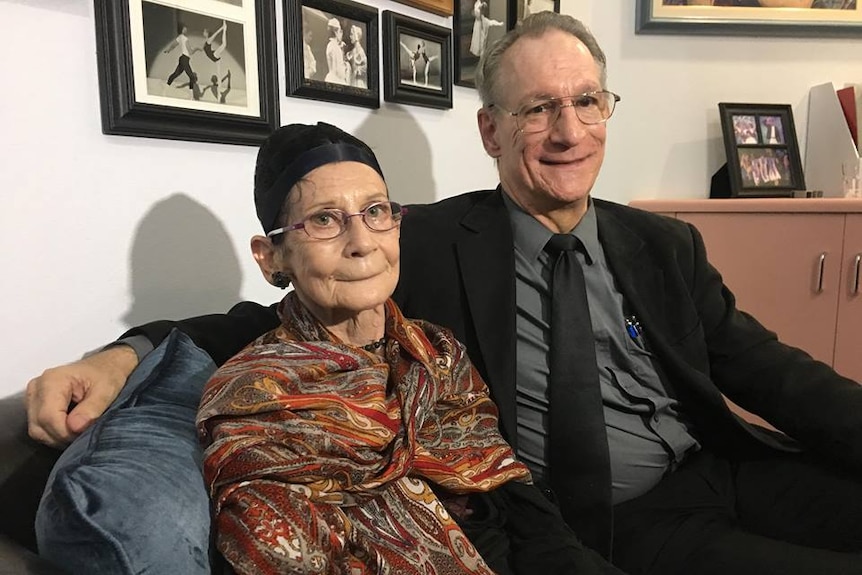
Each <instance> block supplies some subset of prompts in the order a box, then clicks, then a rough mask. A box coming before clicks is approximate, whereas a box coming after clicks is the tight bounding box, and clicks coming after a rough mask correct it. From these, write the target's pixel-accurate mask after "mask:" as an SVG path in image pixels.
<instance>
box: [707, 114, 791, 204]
mask: <svg viewBox="0 0 862 575" xmlns="http://www.w3.org/2000/svg"><path fill="white" fill-rule="evenodd" d="M718 109H719V114H720V116H721V131H722V135H723V137H724V148H725V151H726V152H727V172H728V178H729V184H730V194H729V195H730V196H731V197H752V198H764V197H792V196H793V195H794V192H795V191H797V190H804V189H805V178H804V174H803V172H802V158H801V156H800V154H799V144H798V142H797V140H796V126H795V125H794V122H793V110H792V108H791V107H790V106H789V105H787V104H735V103H727V102H721V103H719V104H718Z"/></svg>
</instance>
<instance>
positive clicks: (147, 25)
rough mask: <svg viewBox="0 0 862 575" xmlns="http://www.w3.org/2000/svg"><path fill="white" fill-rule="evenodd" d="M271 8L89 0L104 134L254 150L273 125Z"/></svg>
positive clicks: (243, 3)
mask: <svg viewBox="0 0 862 575" xmlns="http://www.w3.org/2000/svg"><path fill="white" fill-rule="evenodd" d="M203 6H207V9H206V10H204V9H203V8H202V7H203ZM274 9H275V7H274V4H273V2H272V0H232V1H221V0H220V1H218V2H214V3H212V4H210V5H205V4H203V3H201V2H200V1H199V0H173V1H170V2H168V1H163V0H130V1H129V2H108V1H107V0H97V1H96V12H97V18H96V41H97V56H98V69H99V85H100V95H101V99H102V130H103V131H104V132H105V133H106V134H119V135H130V136H146V137H157V138H169V139H178V140H194V141H205V142H225V143H239V144H249V145H257V144H259V143H260V142H261V141H262V140H263V139H265V138H266V136H267V135H268V134H269V133H270V132H271V131H272V130H273V129H274V128H275V127H276V126H278V124H279V122H278V105H277V95H278V88H277V76H276V74H275V71H274V65H275V28H274V25H273V18H274V16H273V14H274Z"/></svg>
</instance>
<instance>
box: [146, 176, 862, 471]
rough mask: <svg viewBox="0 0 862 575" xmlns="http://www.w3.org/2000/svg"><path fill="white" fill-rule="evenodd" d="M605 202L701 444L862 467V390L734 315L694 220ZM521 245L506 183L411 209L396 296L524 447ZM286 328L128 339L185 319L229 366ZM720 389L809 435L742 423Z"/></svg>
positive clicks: (666, 368)
mask: <svg viewBox="0 0 862 575" xmlns="http://www.w3.org/2000/svg"><path fill="white" fill-rule="evenodd" d="M594 205H595V209H596V214H597V219H598V231H599V239H600V241H601V242H602V245H603V246H604V249H605V252H606V257H607V261H608V264H609V265H610V267H611V270H612V272H613V274H614V277H615V278H616V280H617V284H618V287H619V289H620V291H621V292H622V294H623V297H624V299H625V302H626V305H627V306H628V307H629V308H630V309H631V311H632V312H633V313H635V314H636V315H637V316H638V318H639V320H640V322H641V325H642V326H643V329H644V337H645V338H646V341H647V345H649V346H650V348H651V350H652V351H653V352H654V353H655V354H656V356H657V357H658V359H659V364H660V365H661V368H662V371H663V376H664V377H663V380H664V382H665V385H667V386H668V390H669V392H670V393H671V394H672V395H673V396H675V397H676V398H677V399H679V400H680V401H681V403H682V410H683V412H684V413H685V414H686V415H687V416H688V417H689V419H691V421H692V422H693V423H694V428H695V429H694V431H695V433H696V434H697V436H698V438H699V439H700V441H701V442H702V443H703V444H704V445H706V446H708V447H710V448H712V449H714V450H716V451H718V452H720V453H723V454H725V455H727V456H729V457H731V458H738V457H747V456H749V455H752V454H754V453H757V452H759V451H762V450H764V449H784V450H787V449H796V448H797V447H798V445H800V444H801V445H803V446H805V447H807V448H808V449H810V450H812V451H813V452H815V453H817V454H819V455H822V456H825V457H826V458H828V459H831V460H832V461H834V462H839V463H841V464H843V465H849V466H850V467H851V468H853V469H856V470H862V387H860V386H858V385H857V384H856V383H855V382H852V381H850V380H848V379H846V378H843V377H841V376H839V375H838V374H836V373H835V372H834V371H833V370H832V369H831V368H830V367H829V366H827V365H825V364H823V363H820V362H818V361H815V360H814V359H812V358H811V357H810V356H809V355H808V354H806V353H805V352H803V351H801V350H798V349H795V348H792V347H789V346H786V345H784V344H782V343H780V342H779V341H778V340H777V339H776V337H775V335H774V334H773V333H772V332H770V331H768V330H766V329H765V328H764V327H763V326H762V325H760V324H759V323H758V322H757V321H756V320H755V319H754V318H752V317H751V316H749V315H747V314H745V313H743V312H741V311H739V310H737V309H736V306H735V302H734V298H733V295H732V294H731V292H730V291H729V290H728V289H727V288H726V286H724V284H723V282H722V280H721V276H720V275H719V273H718V272H717V271H716V270H715V269H714V268H713V267H712V266H711V265H710V264H709V262H708V261H707V259H706V252H705V249H704V245H703V240H702V238H701V236H700V234H699V233H698V232H697V230H696V229H695V228H694V227H693V226H691V225H689V224H687V223H684V222H681V221H678V220H674V219H671V218H666V217H663V216H659V215H655V214H650V213H647V212H643V211H641V210H636V209H633V208H629V207H626V206H622V205H618V204H614V203H610V202H605V201H602V200H594ZM513 245H514V244H513V238H512V230H511V224H510V220H509V215H508V212H507V210H506V207H505V205H504V203H503V200H502V197H501V192H500V191H499V189H498V190H485V191H478V192H472V193H468V194H463V195H460V196H455V197H453V198H449V199H445V200H442V201H439V202H437V203H434V204H429V205H419V206H410V207H409V211H408V213H407V215H406V216H405V219H404V223H403V225H402V228H401V279H400V282H399V284H398V288H397V290H396V292H395V296H394V297H395V300H396V301H397V302H398V304H399V305H400V306H401V307H402V310H403V311H404V314H405V315H406V316H408V317H414V318H421V319H426V320H428V321H432V322H434V323H437V324H439V325H443V326H446V327H448V328H450V329H452V330H453V331H454V333H455V335H456V336H457V337H458V338H459V339H460V340H461V341H463V342H464V343H465V344H466V346H467V350H468V353H469V355H470V358H471V359H472V361H473V362H474V364H475V365H476V367H477V369H478V370H479V372H480V373H481V374H482V376H483V377H484V378H485V380H486V381H487V383H488V385H489V387H490V389H491V393H492V396H493V398H494V400H495V401H496V403H497V405H498V407H499V409H500V425H501V428H502V431H503V433H504V435H505V436H506V438H507V439H508V440H509V441H510V442H511V443H512V444H513V445H515V446H517V437H516V425H515V423H516V417H515V383H516V382H515V357H516V353H515V341H516V334H515V271H514V270H515V262H514V248H513ZM276 324H277V318H275V315H274V310H273V306H270V307H269V308H265V307H262V306H258V305H257V304H250V303H247V302H245V303H243V304H240V305H238V306H237V307H235V308H234V309H233V310H231V312H229V313H228V314H227V316H207V317H204V318H195V319H192V320H185V321H183V322H156V323H154V324H149V325H147V326H143V327H142V328H136V329H135V330H132V331H131V332H129V334H132V333H144V334H145V335H147V336H148V337H150V339H151V340H153V341H154V343H155V342H157V341H159V340H160V339H161V337H163V335H165V334H167V332H168V331H170V328H171V327H174V326H175V325H176V326H178V327H180V328H181V329H183V330H184V331H186V332H187V333H189V334H190V335H191V336H192V337H193V339H194V340H195V341H196V342H197V343H198V345H200V346H201V347H203V348H204V349H207V350H208V351H210V353H211V354H212V355H213V356H214V359H215V360H216V361H217V362H218V363H221V362H223V361H224V360H226V359H227V358H228V357H230V355H232V354H233V353H236V352H237V351H239V349H240V348H241V347H242V346H244V345H245V344H246V343H248V342H249V341H250V340H251V339H253V337H255V336H256V335H259V334H260V333H263V332H264V331H267V330H269V329H271V328H272V327H274V326H275V325H276ZM722 393H724V394H725V395H727V396H728V397H730V398H731V399H732V400H733V401H734V402H736V403H738V404H739V405H741V406H743V407H745V408H746V409H748V410H749V411H752V412H754V413H757V414H758V415H760V416H762V417H763V418H764V419H766V420H767V421H769V422H770V423H772V424H773V425H775V426H776V427H778V428H779V429H781V430H783V431H784V432H785V433H787V434H788V435H789V436H791V437H792V438H795V439H796V440H798V442H799V443H798V444H797V443H795V442H793V441H791V440H789V439H788V438H787V437H785V436H781V435H779V434H775V433H771V432H769V431H767V430H764V429H762V428H760V427H757V426H752V425H749V424H747V423H745V422H743V421H742V420H740V419H739V418H737V417H736V416H735V415H733V414H732V413H731V412H730V411H729V409H728V408H727V407H726V404H725V403H724V401H723V398H722Z"/></svg>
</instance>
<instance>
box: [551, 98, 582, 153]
mask: <svg viewBox="0 0 862 575" xmlns="http://www.w3.org/2000/svg"><path fill="white" fill-rule="evenodd" d="M586 132H587V125H586V124H584V123H583V122H582V121H581V118H580V117H578V112H577V110H576V108H575V105H574V102H568V103H566V104H563V106H562V107H561V108H560V116H559V117H558V118H557V121H556V122H554V125H553V126H551V135H552V138H554V139H555V140H556V141H561V142H565V143H568V144H575V143H577V142H578V141H579V140H580V139H581V138H583V137H584V134H586Z"/></svg>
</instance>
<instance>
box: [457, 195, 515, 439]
mask: <svg viewBox="0 0 862 575" xmlns="http://www.w3.org/2000/svg"><path fill="white" fill-rule="evenodd" d="M501 193H502V192H501V191H500V190H499V188H498V191H497V193H495V194H492V195H490V196H488V198H487V199H485V200H484V201H482V202H480V203H478V204H477V205H476V206H474V207H473V208H472V209H471V210H470V211H469V212H467V214H466V215H465V216H464V218H463V219H462V221H461V225H462V226H463V228H464V230H465V232H466V233H465V234H463V236H462V237H461V239H460V240H459V241H458V244H457V247H456V250H457V257H458V267H459V269H460V272H461V277H462V281H463V288H464V292H465V294H466V297H467V302H468V305H469V313H470V318H471V320H472V323H473V326H474V328H475V330H476V338H477V341H478V342H479V352H480V354H481V356H482V360H483V361H482V363H483V364H484V366H485V369H486V370H487V374H488V379H489V381H491V382H493V386H491V387H492V393H493V397H494V401H495V402H496V403H497V407H498V408H499V410H500V418H501V420H502V428H503V429H504V430H507V432H508V433H507V435H508V439H509V441H510V443H512V444H513V445H514V444H515V443H516V441H517V439H516V435H517V434H516V429H517V427H516V415H515V355H516V354H515V254H514V248H513V239H512V225H511V222H510V221H509V215H508V212H507V211H506V207H505V205H504V204H503V200H502V197H501V195H500V194H501Z"/></svg>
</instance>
